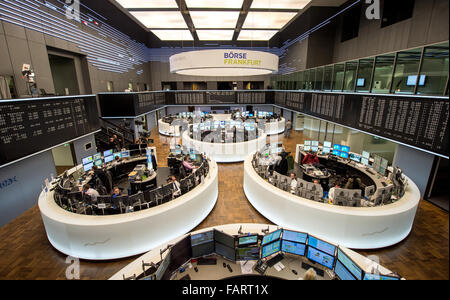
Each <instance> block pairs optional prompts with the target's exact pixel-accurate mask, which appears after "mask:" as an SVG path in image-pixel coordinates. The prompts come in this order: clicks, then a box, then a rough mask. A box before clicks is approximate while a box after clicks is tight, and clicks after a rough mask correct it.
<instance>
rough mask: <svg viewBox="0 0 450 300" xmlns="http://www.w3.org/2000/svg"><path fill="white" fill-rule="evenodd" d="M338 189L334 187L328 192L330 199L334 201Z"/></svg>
mask: <svg viewBox="0 0 450 300" xmlns="http://www.w3.org/2000/svg"><path fill="white" fill-rule="evenodd" d="M335 190H336V188H334V187H332V188H331V189H330V191H329V192H328V199H330V200H333V199H334V191H335Z"/></svg>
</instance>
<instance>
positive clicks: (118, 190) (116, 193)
mask: <svg viewBox="0 0 450 300" xmlns="http://www.w3.org/2000/svg"><path fill="white" fill-rule="evenodd" d="M120 196H121V195H120V189H119V187H118V186H116V187H114V192H113V195H112V198H113V199H116V198H117V197H120Z"/></svg>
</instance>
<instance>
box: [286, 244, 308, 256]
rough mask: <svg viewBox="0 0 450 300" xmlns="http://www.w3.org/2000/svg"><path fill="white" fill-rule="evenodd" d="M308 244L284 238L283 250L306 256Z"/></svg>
mask: <svg viewBox="0 0 450 300" xmlns="http://www.w3.org/2000/svg"><path fill="white" fill-rule="evenodd" d="M305 250H306V245H305V244H301V243H295V242H291V241H286V240H283V242H282V247H281V251H283V252H285V253H290V254H295V255H301V256H305Z"/></svg>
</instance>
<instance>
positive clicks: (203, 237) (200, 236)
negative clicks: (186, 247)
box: [191, 230, 214, 246]
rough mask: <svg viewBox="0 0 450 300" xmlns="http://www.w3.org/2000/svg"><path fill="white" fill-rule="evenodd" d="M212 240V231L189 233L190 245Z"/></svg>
mask: <svg viewBox="0 0 450 300" xmlns="http://www.w3.org/2000/svg"><path fill="white" fill-rule="evenodd" d="M213 241H214V231H213V230H211V231H206V232H202V233H197V234H193V235H191V244H192V246H196V245H200V244H204V243H209V242H213Z"/></svg>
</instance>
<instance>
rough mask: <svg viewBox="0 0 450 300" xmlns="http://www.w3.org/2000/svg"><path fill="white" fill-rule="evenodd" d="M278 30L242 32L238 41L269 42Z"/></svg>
mask: <svg viewBox="0 0 450 300" xmlns="http://www.w3.org/2000/svg"><path fill="white" fill-rule="evenodd" d="M277 32H278V30H245V29H243V30H241V33H240V34H239V37H238V41H268V40H270V39H271V38H272V37H273V36H274V35H275V34H276V33H277Z"/></svg>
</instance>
